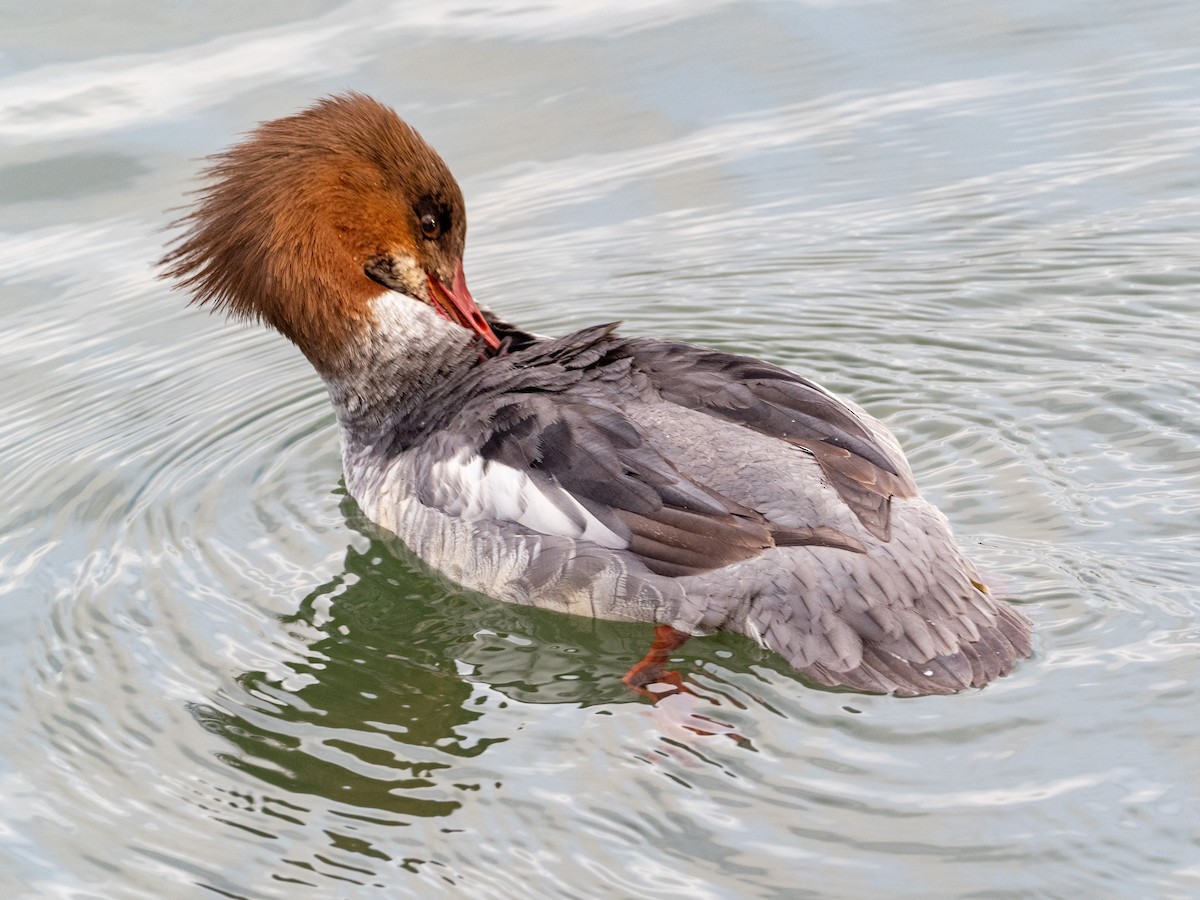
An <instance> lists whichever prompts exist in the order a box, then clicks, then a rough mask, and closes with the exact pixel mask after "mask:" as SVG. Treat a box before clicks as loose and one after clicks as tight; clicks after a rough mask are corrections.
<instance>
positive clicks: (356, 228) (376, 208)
mask: <svg viewBox="0 0 1200 900" xmlns="http://www.w3.org/2000/svg"><path fill="white" fill-rule="evenodd" d="M210 159H211V161H212V164H211V165H210V166H209V167H208V169H207V170H205V173H204V174H205V175H206V177H207V178H208V179H209V181H210V183H209V185H208V186H207V187H204V188H202V189H200V191H198V193H199V194H200V195H201V199H200V202H199V203H198V204H197V206H196V207H195V208H194V209H193V210H192V212H190V213H189V214H188V215H186V216H184V217H183V218H182V219H180V220H178V221H177V222H176V223H174V224H175V225H176V226H181V227H184V228H186V230H185V231H184V233H183V234H181V235H180V236H179V237H178V238H176V240H175V241H174V242H173V244H174V246H173V247H172V248H171V249H170V251H169V252H168V253H167V254H166V256H164V257H163V258H162V259H161V260H160V261H159V265H160V267H161V268H162V270H163V271H162V277H164V278H167V279H170V280H172V281H174V282H175V285H176V287H178V288H181V289H184V290H187V291H190V292H192V293H193V295H194V297H193V300H192V302H193V303H197V304H199V305H202V306H205V305H207V306H209V307H211V308H212V309H215V310H220V311H222V312H225V313H227V314H229V315H232V316H234V317H237V318H241V319H250V320H259V321H264V322H266V323H267V324H268V325H271V326H272V327H274V328H276V329H277V330H278V331H280V332H282V333H283V334H284V335H285V336H286V337H287V338H289V339H290V340H291V341H293V342H294V343H295V344H297V345H298V346H299V347H300V349H301V350H302V351H304V353H305V354H306V355H307V356H308V357H309V359H310V360H311V361H312V362H313V364H314V365H316V366H317V368H318V369H319V370H323V371H324V370H328V369H329V368H330V367H331V366H333V365H335V364H336V361H337V357H338V356H339V355H340V353H341V352H342V350H343V348H344V347H345V346H346V344H347V343H348V342H349V341H350V340H352V338H353V337H354V335H355V333H356V332H358V331H361V330H362V329H364V328H365V327H366V326H367V324H368V323H369V320H370V317H371V312H370V308H369V305H368V304H369V301H370V300H371V299H372V298H373V297H375V296H378V295H379V293H380V291H381V288H380V286H379V285H378V284H377V283H376V282H375V281H373V280H372V279H371V278H370V277H368V275H367V274H366V273H365V271H364V270H365V269H366V267H367V266H368V264H369V263H370V262H371V261H372V260H374V259H377V258H380V257H397V256H408V257H411V258H413V259H414V260H417V261H418V262H420V263H421V264H422V266H423V267H424V268H425V269H426V271H434V272H437V273H439V275H440V276H441V277H442V279H443V280H445V281H446V282H447V283H448V282H449V281H450V280H452V279H453V275H454V266H455V264H456V263H457V262H458V261H460V260H461V258H462V251H463V245H464V243H465V241H466V215H465V211H464V203H463V197H462V192H461V191H460V189H459V187H458V184H457V183H456V182H455V180H454V177H453V176H452V175H451V174H450V170H449V169H448V168H447V166H446V164H445V163H444V162H443V161H442V159H441V157H440V156H438V155H437V153H436V152H434V150H433V149H432V148H431V147H430V146H429V145H428V144H426V143H425V141H424V140H423V139H422V138H421V136H420V135H419V134H417V132H416V131H414V130H413V129H412V128H411V127H410V126H409V125H408V124H406V123H405V122H404V121H403V120H401V119H400V117H399V116H397V115H396V113H395V112H393V111H392V110H391V109H389V108H388V107H386V106H384V105H383V104H381V103H379V102H378V101H376V100H373V99H371V98H370V97H367V96H364V95H362V94H357V93H348V94H343V95H339V96H335V97H329V98H326V99H324V100H321V101H319V102H318V103H316V104H315V105H314V106H312V107H311V108H309V109H307V110H305V111H303V112H300V113H297V114H295V115H292V116H288V117H286V118H282V119H276V120H273V121H270V122H266V123H263V124H261V125H259V126H258V128H256V129H255V130H254V131H252V132H251V133H250V134H249V135H248V137H247V138H246V139H245V140H244V141H242V142H241V143H240V144H237V145H235V146H234V147H232V148H230V149H229V150H226V151H224V152H222V153H218V154H216V155H214V156H212V157H210ZM418 203H428V204H430V205H432V206H433V207H434V208H438V209H443V210H446V211H447V213H446V219H447V223H448V228H447V233H446V235H445V240H444V241H439V242H437V243H436V244H435V243H432V242H429V241H424V240H421V239H420V238H419V237H417V234H416V230H417V229H419V217H418V215H417V214H416V213H415V212H414V207H415V206H416V205H417V204H418Z"/></svg>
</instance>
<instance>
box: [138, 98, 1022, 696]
mask: <svg viewBox="0 0 1200 900" xmlns="http://www.w3.org/2000/svg"><path fill="white" fill-rule="evenodd" d="M206 174H207V175H208V176H209V178H210V183H209V185H208V186H207V187H206V188H205V189H203V190H202V192H201V194H202V196H201V198H200V199H199V201H198V202H197V204H196V205H195V207H194V209H193V210H192V211H191V212H190V213H189V214H188V215H187V216H186V217H185V218H184V219H182V220H180V223H177V224H182V225H183V226H185V229H186V230H185V231H184V233H182V234H181V235H180V236H179V237H178V238H176V239H175V241H174V242H173V245H172V247H171V249H170V251H169V252H168V253H167V255H166V256H165V257H164V258H163V260H162V261H161V265H162V266H163V267H164V277H167V278H170V279H172V280H173V281H174V282H175V283H176V285H177V286H178V287H180V288H183V289H185V290H189V291H191V292H192V293H193V294H194V297H193V302H195V303H198V304H201V305H204V304H207V305H209V306H210V307H211V308H213V309H217V310H222V311H224V312H226V313H228V314H231V315H233V316H235V317H239V318H243V319H252V320H259V321H262V322H265V323H266V324H267V325H270V326H271V327H273V328H275V329H276V330H278V331H279V332H281V333H282V334H283V335H284V336H285V337H287V338H288V339H289V340H291V341H292V342H293V343H295V344H296V346H297V347H299V349H300V350H301V352H302V353H303V354H304V355H305V356H306V357H307V358H308V360H309V362H311V363H312V365H313V367H314V368H315V369H316V370H317V372H318V373H319V374H320V376H321V378H322V379H323V380H324V382H325V385H326V387H327V388H328V390H329V396H330V399H331V401H332V402H333V406H334V409H335V410H336V412H337V421H338V426H339V429H340V433H341V442H342V459H343V466H344V470H345V479H346V487H347V489H348V490H349V493H350V495H351V496H352V497H353V498H354V499H355V500H356V501H357V502H358V504H359V506H360V507H361V508H362V510H363V512H364V513H365V514H366V515H367V517H368V518H370V519H371V520H373V521H374V522H375V523H376V524H378V525H379V526H381V527H382V528H384V529H387V530H388V531H390V532H392V533H394V534H395V535H396V536H398V537H399V538H400V539H401V540H402V541H403V542H404V543H405V544H406V545H407V546H408V547H409V548H410V549H411V550H412V551H413V552H414V553H416V554H417V556H419V557H420V558H421V559H423V560H424V561H425V562H426V563H428V564H429V565H430V566H432V567H434V568H436V569H438V570H440V571H441V572H442V573H444V574H445V575H446V576H448V577H449V578H450V579H452V580H453V581H455V582H457V583H459V584H461V585H464V586H466V587H467V588H470V589H473V590H475V591H479V592H482V593H484V594H487V595H490V596H491V597H494V598H497V599H499V600H504V601H507V602H509V603H521V604H532V605H535V606H542V607H547V608H549V609H555V610H561V611H563V612H567V613H576V614H580V615H586V616H594V617H598V618H604V619H616V620H633V621H639V622H648V623H653V624H654V625H655V626H656V631H655V642H654V646H653V648H652V649H651V652H650V653H649V654H647V656H646V658H645V659H644V660H643V661H642V662H641V663H639V664H638V665H637V666H635V667H634V668H633V669H632V670H631V672H630V674H629V675H628V676H627V680H628V682H629V683H630V684H632V685H635V686H636V685H645V684H647V683H648V682H651V681H654V680H658V679H661V678H662V677H663V671H662V667H663V664H664V663H665V660H666V657H667V654H668V653H669V652H670V651H671V650H672V649H674V648H675V647H676V646H678V645H679V644H680V643H682V641H683V640H685V639H686V638H687V637H688V636H689V635H694V634H708V633H712V632H714V631H717V630H724V631H732V632H737V633H740V634H744V635H747V636H749V637H750V638H752V639H753V640H755V641H757V642H758V643H759V644H761V645H762V646H764V647H767V648H769V649H771V650H773V651H775V652H776V653H778V654H780V655H781V656H782V657H783V658H784V659H786V660H787V661H788V662H789V663H790V664H791V665H792V666H793V667H795V669H796V670H798V671H799V672H800V673H801V674H802V675H803V676H804V677H806V678H807V679H810V680H811V681H813V682H816V683H818V684H821V685H828V686H832V687H842V688H849V689H853V690H858V691H865V692H879V693H893V694H897V695H907V696H911V695H919V694H949V693H955V692H957V691H960V690H963V689H965V688H968V687H977V686H982V685H984V684H986V683H987V682H989V681H991V680H992V679H994V678H996V677H998V676H1001V675H1005V674H1007V673H1008V672H1009V671H1010V670H1011V669H1012V667H1013V665H1014V663H1015V661H1016V660H1017V659H1019V658H1022V657H1025V656H1028V655H1029V653H1030V624H1029V622H1028V620H1027V619H1026V618H1025V617H1024V616H1023V615H1021V614H1020V613H1019V612H1018V611H1017V610H1016V609H1015V608H1014V607H1012V606H1010V605H1008V604H1007V603H1003V602H997V601H996V600H994V599H993V598H992V597H991V596H990V595H989V594H988V593H987V590H986V588H985V587H984V586H983V585H982V583H981V582H980V578H979V576H978V574H977V573H976V571H975V569H974V567H973V566H972V565H971V563H970V562H969V561H968V560H967V559H966V558H965V557H964V556H963V554H962V553H961V552H960V550H959V549H958V547H957V546H956V545H955V543H954V540H953V538H952V537H951V534H950V530H949V526H948V524H947V522H946V519H945V517H944V516H943V515H942V514H941V513H940V512H939V511H938V510H937V509H936V508H935V507H934V506H933V505H932V504H930V503H929V502H928V501H926V500H924V499H923V498H922V497H921V496H920V494H919V493H918V491H917V487H916V484H915V483H914V481H913V476H912V472H911V471H910V469H909V466H908V463H907V461H906V460H905V458H904V454H903V452H902V451H901V449H900V446H899V444H898V443H897V442H896V439H895V438H894V437H893V435H892V434H891V432H889V431H888V430H887V428H886V427H884V426H883V425H882V424H881V423H879V422H878V421H876V420H875V419H873V418H872V417H871V416H869V415H868V414H867V413H866V412H864V411H863V410H862V409H860V408H859V407H858V406H856V405H855V404H853V403H851V402H848V401H846V400H843V399H841V398H838V397H835V396H834V395H832V394H831V393H829V392H828V391H826V390H824V389H823V388H821V387H819V386H818V385H816V384H814V383H813V382H812V381H809V380H808V379H805V378H802V377H800V376H798V375H795V374H793V373H791V372H788V371H786V370H784V369H781V368H778V367H776V366H773V365H770V364H768V363H765V362H761V361H759V360H756V359H752V358H749V357H744V356H736V355H733V354H730V353H722V352H718V351H715V350H709V349H704V348H701V347H695V346H692V345H689V344H684V343H680V342H677V341H667V340H657V339H654V338H643V337H625V336H622V335H619V334H617V333H616V331H615V329H616V325H615V324H606V325H598V326H595V327H592V328H586V329H584V330H582V331H578V332H576V333H574V334H570V335H567V336H566V337H560V338H548V337H542V336H538V335H534V334H531V333H528V332H526V331H523V330H521V329H519V328H516V327H514V326H512V325H510V324H508V323H507V322H504V321H503V320H501V319H500V318H498V317H496V316H495V315H493V314H491V313H490V312H489V311H487V310H481V309H480V308H479V307H478V306H477V305H476V303H475V301H474V300H473V299H472V297H471V294H470V292H469V291H468V290H467V284H466V280H465V278H464V276H463V265H462V257H463V248H464V244H465V239H466V230H467V220H466V212H465V206H464V203H463V196H462V192H461V191H460V189H459V186H458V184H457V183H456V182H455V180H454V177H453V176H452V175H451V174H450V170H449V169H448V168H447V166H446V164H445V163H444V162H443V161H442V159H441V158H440V157H439V156H438V155H437V154H436V153H435V152H434V151H433V149H432V148H430V147H429V145H427V144H426V143H425V142H424V141H423V140H422V139H421V137H420V136H419V135H418V134H417V133H416V131H414V130H413V129H412V128H411V127H410V126H409V125H407V124H406V123H405V122H403V121H402V120H401V119H400V118H399V117H398V116H397V115H396V113H395V112H393V111H392V110H391V109H389V108H388V107H386V106H384V105H382V104H380V103H378V102H377V101H375V100H373V99H371V98H369V97H367V96H364V95H362V94H357V93H350V94H345V95H340V96H334V97H329V98H326V99H323V100H321V101H319V102H318V103H316V104H315V105H314V106H312V107H311V108H309V109H307V110H305V111H303V112H301V113H298V114H296V115H292V116H287V117H285V118H280V119H276V120H274V121H270V122H266V123H264V124H262V125H260V126H259V127H258V128H257V129H256V130H255V131H253V132H252V133H250V135H249V136H248V137H247V138H246V139H245V140H243V141H242V142H241V143H239V144H237V145H235V146H234V147H232V148H231V149H229V150H227V151H225V152H224V153H221V154H219V155H217V156H216V157H214V162H213V164H212V166H211V167H210V168H209V169H208V170H207V172H206Z"/></svg>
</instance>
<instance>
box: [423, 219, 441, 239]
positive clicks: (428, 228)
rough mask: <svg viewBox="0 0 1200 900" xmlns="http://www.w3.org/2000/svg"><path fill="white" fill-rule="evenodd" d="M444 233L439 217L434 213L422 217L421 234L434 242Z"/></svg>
mask: <svg viewBox="0 0 1200 900" xmlns="http://www.w3.org/2000/svg"><path fill="white" fill-rule="evenodd" d="M441 233H442V226H441V224H440V223H439V222H438V220H437V216H435V215H433V214H432V213H425V215H423V216H421V234H423V235H425V237H427V238H429V239H430V240H432V239H433V238H435V237H437V236H438V235H439V234H441Z"/></svg>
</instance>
